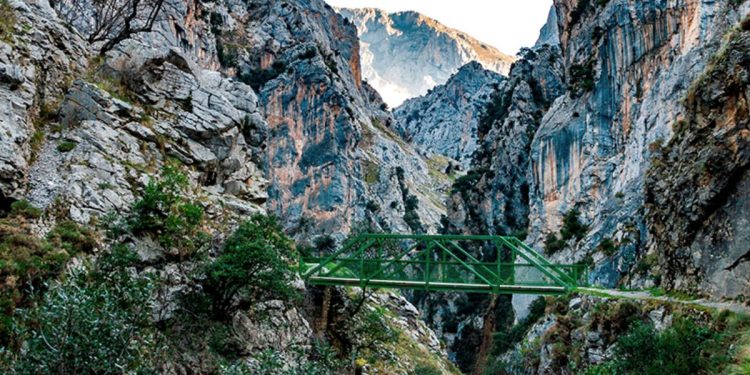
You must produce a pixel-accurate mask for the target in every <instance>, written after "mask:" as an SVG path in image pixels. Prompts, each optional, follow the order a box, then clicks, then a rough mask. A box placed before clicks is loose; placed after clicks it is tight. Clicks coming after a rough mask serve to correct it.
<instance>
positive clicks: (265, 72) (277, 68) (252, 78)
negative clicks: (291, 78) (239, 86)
mask: <svg viewBox="0 0 750 375" xmlns="http://www.w3.org/2000/svg"><path fill="white" fill-rule="evenodd" d="M286 68H287V67H286V63H284V62H283V61H274V63H273V64H271V67H270V68H268V69H250V70H248V71H245V72H243V73H240V74H239V75H238V76H237V78H238V79H239V80H240V81H241V82H243V83H245V84H247V85H250V87H252V88H253V90H255V91H259V90H260V89H261V88H263V86H265V84H266V83H268V81H271V80H273V79H276V77H278V76H280V75H281V74H282V73H284V71H285V70H286Z"/></svg>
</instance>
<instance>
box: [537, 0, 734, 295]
mask: <svg viewBox="0 0 750 375" xmlns="http://www.w3.org/2000/svg"><path fill="white" fill-rule="evenodd" d="M555 6H556V9H557V14H558V19H559V26H560V40H561V48H562V50H563V58H564V60H565V66H566V79H567V81H568V85H569V87H570V91H569V92H568V93H567V94H566V95H564V96H562V97H561V98H559V99H558V100H556V101H555V103H554V104H553V105H552V106H551V108H550V110H549V111H548V112H547V113H546V114H545V116H544V119H543V121H542V125H541V127H540V129H539V131H538V132H537V134H536V136H535V139H534V142H533V144H532V153H531V156H532V165H531V171H530V173H531V178H530V180H531V182H532V183H531V189H530V207H531V215H530V219H531V226H530V238H531V240H532V241H533V242H535V243H536V244H537V246H538V247H540V248H541V247H542V246H541V243H542V239H543V237H544V235H545V234H546V233H549V232H553V231H557V230H559V228H560V225H561V217H562V215H563V214H564V213H565V212H567V211H569V210H571V209H572V208H573V207H578V208H579V209H580V210H581V212H582V219H583V221H584V222H586V223H588V224H589V225H590V230H589V231H588V233H587V235H586V236H585V237H584V238H583V239H582V240H581V241H580V242H578V243H569V244H568V246H567V248H568V250H563V251H562V252H561V253H559V254H558V255H556V258H558V259H560V260H564V261H568V262H575V261H581V260H584V259H585V258H586V257H591V258H590V259H592V260H593V262H594V272H593V274H592V281H593V282H596V283H598V284H600V285H605V286H615V285H618V284H619V283H622V282H625V281H633V282H637V283H642V285H644V286H646V285H652V283H653V282H654V281H656V282H658V281H659V278H658V277H656V278H653V276H654V275H655V274H656V272H653V271H656V270H655V269H654V270H649V272H647V274H650V275H651V276H649V277H646V278H645V279H644V278H640V276H637V275H636V272H634V270H635V265H636V264H637V263H638V262H643V259H644V258H645V254H646V253H647V252H654V253H662V252H663V251H664V250H665V248H664V245H665V244H663V243H660V241H658V240H657V241H653V239H651V238H649V237H650V236H649V233H648V230H647V228H646V219H645V217H644V203H645V197H646V195H645V194H644V186H645V181H646V176H647V173H646V172H647V170H648V168H649V166H650V165H651V164H652V160H651V159H652V158H653V156H654V154H653V148H650V147H649V145H651V144H657V143H661V142H663V140H665V139H668V138H670V137H671V136H672V132H673V130H672V129H673V124H674V123H675V121H676V120H677V119H679V118H681V117H683V116H684V115H685V113H686V112H687V111H688V109H687V108H686V107H685V105H684V102H683V101H682V100H680V99H681V98H683V97H685V95H687V94H688V89H689V87H690V86H691V83H692V82H693V80H694V79H696V78H697V77H699V76H700V75H701V74H702V72H703V70H704V69H705V68H706V66H707V65H708V64H709V62H710V59H709V57H710V56H711V55H713V54H714V53H716V51H717V50H718V49H719V47H720V44H721V38H722V36H724V35H725V33H726V32H727V31H728V30H729V29H730V28H731V27H734V25H736V24H737V23H738V22H739V20H740V17H741V15H743V14H745V13H747V10H748V5H747V4H745V5H740V6H732V5H729V4H727V3H725V2H710V3H706V2H699V1H687V2H678V3H663V2H637V3H632V2H624V1H616V0H611V1H609V2H607V3H606V4H596V3H595V2H584V1H556V2H555ZM661 178H665V179H666V178H668V176H666V175H665V176H662V177H661ZM680 194H682V193H680V192H678V191H672V192H671V193H670V194H667V196H666V197H663V199H666V200H669V201H682V199H681V198H680ZM673 214H676V213H673ZM736 219H737V220H739V219H740V218H739V217H737V218H736ZM670 220H671V219H670ZM680 235H681V234H680ZM607 239H611V241H612V242H613V243H614V245H615V251H614V252H612V251H610V252H605V251H602V248H600V246H599V245H600V244H601V243H603V242H604V241H605V240H607ZM737 251H740V250H737ZM641 266H643V267H641V271H640V272H643V270H644V268H646V269H647V268H648V267H647V266H646V263H642V264H641Z"/></svg>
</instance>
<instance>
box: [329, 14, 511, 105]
mask: <svg viewBox="0 0 750 375" xmlns="http://www.w3.org/2000/svg"><path fill="white" fill-rule="evenodd" d="M339 12H341V14H343V15H344V16H345V17H346V18H348V19H349V20H351V21H352V22H353V23H354V25H355V26H356V27H357V31H358V33H359V37H360V39H361V55H362V61H363V63H362V65H363V77H364V78H365V79H366V80H367V81H368V82H369V83H370V84H371V85H372V86H373V87H375V89H377V90H378V92H380V93H381V95H383V97H384V98H385V101H386V102H387V103H388V104H389V105H390V106H392V107H396V106H398V105H400V104H401V103H402V102H403V101H404V100H406V99H408V98H413V97H417V96H420V95H424V94H425V93H427V90H429V89H431V88H432V87H434V86H435V85H440V84H443V83H445V82H446V81H447V80H448V78H450V76H451V75H453V74H454V73H455V72H456V71H457V70H458V68H459V67H461V66H463V65H465V64H466V63H468V62H470V61H478V62H480V63H481V64H482V65H483V66H484V67H485V69H488V70H492V71H494V72H497V73H501V74H507V73H508V71H509V70H510V65H511V63H512V62H513V60H514V58H513V57H511V56H508V55H506V54H504V53H502V52H500V51H498V50H497V49H495V48H493V47H491V46H489V45H486V44H484V43H482V42H480V41H478V40H476V39H474V38H472V37H471V36H469V35H466V34H464V33H462V32H460V31H458V30H454V29H451V28H449V27H446V26H444V25H442V24H440V23H439V22H437V21H436V20H433V19H431V18H429V17H425V16H424V15H422V14H419V13H416V12H399V13H393V14H388V13H386V12H384V11H382V10H379V9H370V8H368V9H339Z"/></svg>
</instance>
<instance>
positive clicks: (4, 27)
mask: <svg viewBox="0 0 750 375" xmlns="http://www.w3.org/2000/svg"><path fill="white" fill-rule="evenodd" d="M15 26H16V14H15V12H14V11H13V8H12V7H11V6H10V4H9V3H8V0H0V41H3V42H5V43H8V44H10V43H12V42H13V29H14V28H15Z"/></svg>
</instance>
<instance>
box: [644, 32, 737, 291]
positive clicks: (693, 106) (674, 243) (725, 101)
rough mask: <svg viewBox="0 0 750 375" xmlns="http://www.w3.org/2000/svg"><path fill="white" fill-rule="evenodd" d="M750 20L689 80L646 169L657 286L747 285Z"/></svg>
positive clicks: (733, 288) (702, 288)
mask: <svg viewBox="0 0 750 375" xmlns="http://www.w3.org/2000/svg"><path fill="white" fill-rule="evenodd" d="M749 67H750V18H745V20H744V21H743V23H742V24H741V25H739V26H737V27H735V28H734V29H733V30H732V31H730V32H729V34H728V35H727V36H725V37H724V40H723V44H722V46H721V48H720V49H719V50H718V51H717V52H716V53H715V54H714V56H712V57H711V59H710V60H709V61H708V66H707V67H706V69H705V71H704V72H703V73H702V74H701V75H699V76H698V77H697V78H695V79H694V80H693V82H692V84H691V85H690V87H689V89H688V91H687V94H686V97H685V99H684V106H685V108H684V110H685V112H684V115H683V116H682V117H680V118H678V119H676V120H675V122H674V123H673V124H672V130H673V135H672V138H671V139H670V140H669V141H663V142H662V141H657V142H655V143H654V144H652V147H651V150H652V151H653V152H654V158H653V159H652V161H651V165H650V167H649V169H648V171H647V174H646V197H645V200H646V222H647V226H648V230H649V234H650V237H649V246H651V247H650V248H649V250H650V251H651V252H652V254H658V257H659V258H658V259H659V260H658V264H654V267H655V268H657V269H658V275H660V277H661V282H662V284H663V285H667V286H669V287H670V288H676V289H680V290H685V291H692V292H699V293H704V294H708V295H712V296H723V297H728V298H738V297H740V298H742V296H747V294H748V291H749V290H750V286H749V284H748V277H747V276H748V275H750V268H749V267H750V264H749V263H748V262H750V233H748V231H747V229H746V228H747V226H746V224H747V222H748V220H749V219H750V217H748V212H750V211H748V209H749V208H750V207H748V197H750V192H749V190H748V187H750V185H749V183H750V175H749V174H748V166H750V131H749V128H748V126H749V124H750V123H749V122H748V121H750V118H749V117H750V109H749V108H750V107H749V106H748V104H749V103H748V100H750V95H749V94H750V91H748V90H750V81H748V77H749V75H748V69H749Z"/></svg>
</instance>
